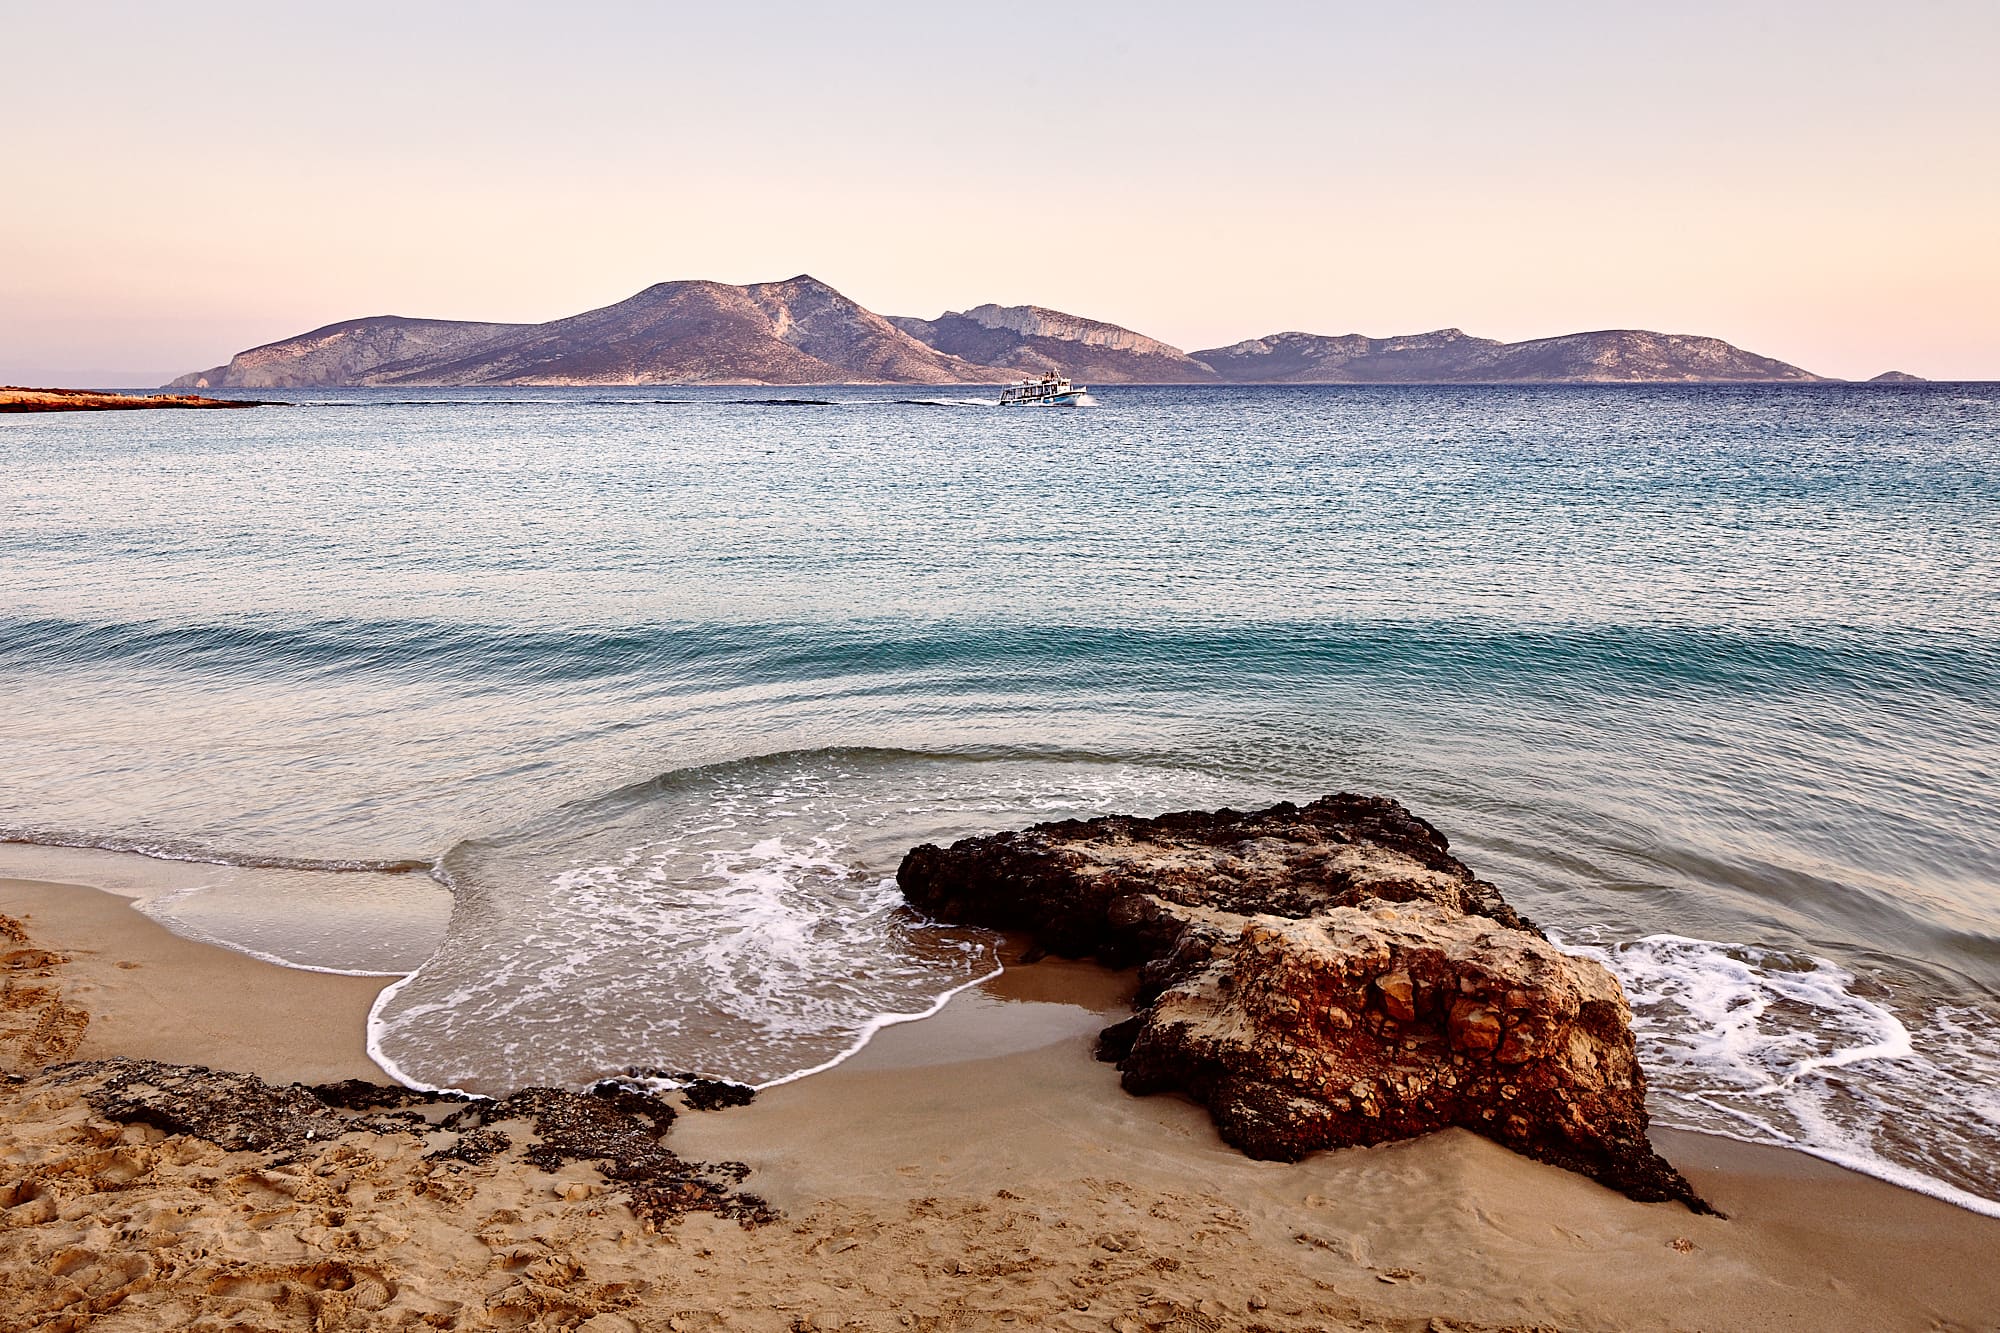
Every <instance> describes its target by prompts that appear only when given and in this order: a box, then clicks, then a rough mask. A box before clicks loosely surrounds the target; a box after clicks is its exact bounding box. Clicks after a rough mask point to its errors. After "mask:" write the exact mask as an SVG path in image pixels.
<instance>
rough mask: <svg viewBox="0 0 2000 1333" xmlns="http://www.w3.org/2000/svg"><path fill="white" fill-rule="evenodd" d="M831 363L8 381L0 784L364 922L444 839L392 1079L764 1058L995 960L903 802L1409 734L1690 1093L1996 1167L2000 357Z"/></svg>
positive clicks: (368, 936)
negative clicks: (1066, 402)
mask: <svg viewBox="0 0 2000 1333" xmlns="http://www.w3.org/2000/svg"><path fill="white" fill-rule="evenodd" d="M815 392H817V391H815ZM795 394H796V391H770V392H768V393H764V392H754V391H753V392H749V393H746V392H745V391H744V390H740V389H733V390H726V391H718V390H683V389H674V390H671V391H662V390H657V389H648V390H599V389H592V390H498V391H475V390H453V391H420V392H411V391H408V390H398V391H394V392H388V391H363V392H351V393H324V394H314V395H310V396H305V395H301V401H300V403H299V404H298V405H295V406H291V407H285V408H272V409H259V410H257V411H252V412H229V413H199V412H187V413H172V412H161V413H112V414H101V415H99V414H79V415H75V416H63V417H48V418H15V419H11V420H0V463H4V467H5V476H6V478H7V487H6V489H5V490H4V492H0V698H4V699H5V700H6V702H7V706H6V707H5V708H0V828H4V830H5V831H6V833H7V834H8V835H9V836H12V837H15V838H21V839H30V840H33V841H37V842H43V843H48V842H58V843H73V844H78V845H84V846H94V847H113V848H120V847H122V848H128V849H140V850H146V851H149V852H151V853H153V854H156V855H162V854H163V855H175V856H184V857H190V858H194V859H196V860H228V861H234V862H239V863H253V864H256V863H268V864H270V865H273V866H277V867H283V868H284V869H283V870H282V873H277V872H274V874H273V878H272V880H271V881H270V883H271V888H270V889H269V893H268V896H269V899H270V908H269V910H268V912H267V913H265V914H264V915H263V917H262V918H261V919H258V910H257V906H256V904H257V899H256V898H255V896H254V895H253V894H252V893H250V891H249V890H247V889H246V888H245V887H244V884H243V883H242V882H241V880H240V879H234V880H231V881H230V884H229V887H228V889H227V910H226V911H224V910H223V909H222V908H221V907H220V906H218V907H216V908H214V909H212V910H210V911H209V912H208V915H207V916H205V917H204V916H203V915H202V910H201V907H200V904H199V901H198V898H195V899H191V898H189V897H188V896H187V894H186V893H177V898H179V899H180V901H179V903H178V905H177V906H175V907H174V908H173V909H172V910H171V911H168V910H166V909H163V915H166V916H168V917H170V918H172V919H176V920H186V921H195V920H206V921H209V922H211V923H223V924H221V925H215V924H212V925H211V927H209V928H210V929H212V930H214V931H216V932H219V933H221V934H223V935H224V936H226V937H230V938H242V939H251V938H252V937H254V939H252V943H253V944H254V947H256V948H257V949H258V950H259V951H260V952H266V953H275V954H279V955H283V956H287V957H291V958H293V959H294V960H295V961H301V962H308V963H318V964H321V965H329V966H360V967H364V968H365V967H367V966H369V965H370V962H369V960H370V959H371V958H373V959H376V960H378V961H379V964H380V966H382V967H383V968H384V969H397V968H401V967H406V966H408V962H407V960H406V959H405V958H404V956H403V954H401V953H398V951H397V949H396V947H395V945H394V942H393V941H384V940H382V939H381V937H382V936H383V935H384V934H385V933H387V932H390V931H392V930H393V929H401V928H407V927H405V926H402V925H400V924H399V923H403V922H405V921H416V920H419V919H423V920H429V919H431V918H430V917H428V916H426V915H425V913H424V912H419V911H416V910H414V909H413V910H412V911H411V912H409V913H403V914H399V913H397V912H395V911H391V910H387V909H386V908H385V907H384V906H383V903H384V896H385V895H390V896H393V895H394V893H395V892H396V891H397V890H396V887H395V886H396V885H397V884H399V883H402V884H407V885H408V886H409V892H410V894H411V895H412V896H413V901H414V900H415V897H416V896H419V895H434V894H435V892H436V889H435V886H434V885H432V884H431V883H430V882H429V880H428V879H426V878H425V876H424V875H423V873H422V872H423V870H424V869H425V868H427V867H430V868H434V869H433V871H432V873H433V874H434V875H435V876H436V877H437V878H438V879H440V880H442V881H443V882H444V883H445V884H447V885H448V886H449V887H450V890H451V893H452V909H451V921H450V925H449V928H448V929H447V930H446V931H445V933H444V937H443V944H442V946H441V947H440V948H439V949H438V951H437V953H436V954H435V956H434V957H432V958H431V959H430V961H429V962H427V963H426V964H425V965H424V966H423V967H422V968H421V969H419V970H418V971H417V972H416V973H415V974H414V975H413V976H412V977H411V978H410V979H409V980H408V981H407V982H405V983H403V984H402V985H400V986H399V987H397V988H396V989H395V990H394V991H392V992H391V993H390V995H389V997H388V999H387V1000H385V1002H384V1003H383V1005H382V1006H381V1007H380V1008H379V1009H378V1012H377V1015H376V1022H375V1033H374V1038H375V1042H376V1048H377V1050H378V1051H379V1052H380V1053H381V1054H382V1056H383V1058H384V1059H385V1060H387V1061H388V1062H390V1063H392V1064H393V1065H395V1066H396V1067H397V1068H398V1069H399V1070H401V1071H402V1073H403V1075H404V1076H405V1077H406V1078H409V1079H411V1080H412V1081H417V1082H429V1083H436V1084H451V1085H460V1086H482V1087H497V1086H503V1085H507V1084H511V1083H518V1082H521V1081H525V1080H528V1079H530V1078H535V1079H556V1080H560V1081H568V1082H578V1081H582V1080H585V1079H588V1078H591V1077H595V1076H598V1075H600V1074H603V1073H607V1072H611V1071H614V1070H619V1069H623V1068H626V1067H628V1066H644V1067H655V1068H662V1069H669V1070H680V1069H696V1070H700V1071H703V1072H707V1073H712V1074H719V1075H723V1076H728V1077H736V1078H742V1079H746V1080H749V1081H755V1082H766V1081H770V1080H773V1079H778V1078H783V1077H788V1076H792V1075H795V1074H798V1073H800V1072H802V1071H804V1070H808V1069H811V1068H814V1067H817V1066H820V1065H823V1064H825V1063H826V1062H828V1061H830V1060H835V1059H838V1058H839V1057H840V1056H841V1055H842V1054H843V1053H845V1052H847V1051H849V1050H851V1049H853V1048H854V1047H855V1045H856V1044H857V1043H859V1042H861V1041H863V1040H865V1039H866V1037H867V1035H868V1033H870V1032H872V1031H873V1030H874V1029H875V1028H876V1027H878V1026H879V1025H880V1024H881V1023H882V1022H884V1021H893V1020H894V1019H897V1018H901V1017H909V1016H914V1015H916V1014H920V1013H923V1012H926V1011H927V1010H929V1009H930V1008H932V1007H934V1006H935V1005H936V1004H937V1003H938V1002H939V1001H940V1000H941V999H942V998H943V997H944V996H946V995H947V994H949V993H950V992H951V991H952V990H953V989H954V988H956V987H958V986H962V985H964V984H966V983H967V982H969V981H971V980H974V979H977V978H978V977H979V976H981V975H984V974H985V973H986V972H987V971H990V969H991V967H992V966H993V953H992V941H991V940H990V939H989V938H988V937H986V936H984V935H983V934H981V933H980V932H976V931H963V930H947V929H941V928H938V927H936V926H933V925H930V924H928V923H925V922H923V921H920V920H918V919H916V918H914V917H912V916H911V915H909V914H908V913H907V912H906V911H905V910H904V909H902V908H901V907H900V905H899V902H898V899H897V896H896V894H895V892H894V888H893V882H892V877H893V874H894V870H895V865H896V862H897V860H898V858H899V857H900V855H901V853H902V852H903V851H904V850H905V849H907V847H909V846H910V845H912V844H913V843H915V842H918V841H924V840H938V839H949V838H952V837H957V836H961V835H963V834H965V833H970V832H975V831H980V830H984V829H992V828H1000V827H1010V826H1016V825H1020V824H1024V823H1029V822H1033V821H1035V820H1038V819H1044V818H1049V817H1053V816H1054V815H1057V814H1071V813H1077V814H1089V813H1101V812H1108V811H1112V810H1131V811H1139V812H1152V811H1158V810H1165V809H1170V808H1175V807H1184V806H1195V805H1200V806H1213V805H1217V804H1222V803H1232V804H1238V805H1242V804H1247V803H1251V802H1257V801H1264V800H1272V799H1279V798H1287V797H1289V798H1305V797H1310V796H1313V795H1317V794H1320V793H1322V792H1326V791H1332V790H1339V789H1360V790H1372V791H1382V792H1387V793H1389V794H1392V795H1395V796H1398V797H1400V798H1402V799H1403V800H1404V801H1405V802H1406V803H1408V804H1409V805H1411V806H1412V807H1413V808H1414V809H1416V810H1417V811H1418V812H1419V813H1421V814H1423V815H1425V816H1426V817H1428V818H1429V819H1431V820H1432V821H1433V822H1434V823H1436V824H1438V825H1439V826H1440V827H1442V828H1444V829H1445V830H1446V831H1447V832H1448V833H1450V834H1451V835H1452V837H1453V839H1454V842H1455V845H1456V847H1457V849H1458V850H1459V851H1460V852H1461V854H1462V855H1464V856H1465V858H1466V859H1467V860H1468V861H1470V862H1471V863H1472V864H1473V866H1474V867H1475V869H1477V870H1479V871H1481V872H1482V873H1484V874H1486V875H1488V876H1489V877H1491V878H1494V879H1495V880H1497V881H1498V882H1499V883H1500V884H1501V886H1502V888H1503V889H1504V890H1505V891H1506V892H1507V893H1508V895H1509V896H1510V897H1512V898H1513V899H1514V900H1515V901H1516V902H1518V903H1519V904H1520V905H1521V906H1522V907H1523V908H1524V909H1525V910H1527V911H1528V912H1529V913H1530V914H1532V915H1534V916H1535V917H1537V918H1538V919H1539V920H1541V921H1543V922H1544V923H1546V924H1547V925H1548V926H1549V927H1550V928H1551V929H1552V930H1553V931H1554V932H1555V933H1557V934H1559V935H1560V936H1561V937H1562V938H1563V939H1564V940H1565V941H1566V942H1567V943H1568V944H1569V945H1570V946H1571V947H1575V948H1579V949H1587V950H1592V951H1595V952H1597V953H1598V955H1599V956H1601V957H1602V958H1604V959H1605V961H1606V962H1607V963H1608V964H1609V965H1610V966H1612V967H1613V968H1614V969H1615V970H1616V971H1618V972H1619V974H1620V976H1621V977H1622V978H1623V979H1624V981H1625V983H1626V986H1627V989H1628V991H1629V992H1630V993H1631V994H1632V996H1633V999H1634V1002H1635V1005H1636V1007H1637V1012H1638V1016H1639V1022H1640V1028H1641V1036H1642V1041H1643V1043H1644V1046H1645V1054H1646V1056H1647V1059H1648V1062H1649V1066H1650V1067H1651V1069H1652V1070H1653V1074H1654V1082H1655V1089H1654V1092H1655V1108H1656V1112H1657V1114H1658V1115H1659V1116H1660V1117H1661V1118H1662V1119H1663V1120H1664V1121H1666V1122H1668V1123H1674V1124H1682V1125H1689V1126H1693V1127H1698V1128H1708V1129H1713V1130H1718V1131H1722V1132H1728V1133H1733V1134H1737V1135H1739V1136H1742V1137H1749V1138H1755V1139H1760V1140H1765V1141H1771V1142H1790V1143H1794V1144H1797V1145H1799V1146H1804V1147H1807V1148H1809V1149H1811V1150H1813V1151H1816V1152H1819V1153H1821V1154H1823V1155H1826V1156H1830V1157H1834V1158H1836V1159H1838V1160H1843V1161H1848V1162H1851V1163H1853V1164H1856V1165H1860V1166H1862V1167H1863V1168H1864V1169H1869V1170H1873V1171H1875V1172H1876V1173H1878V1174H1883V1175H1887V1176H1890V1177H1891V1178H1896V1179H1900V1180H1902V1181H1903V1182H1904V1183H1908V1184H1913V1185H1916V1186H1918V1187H1922V1188H1928V1189H1931V1190H1933V1191H1934V1192H1938V1193H1941V1194H1945V1195H1946V1196H1948V1197H1954V1198H1956V1199H1957V1200H1958V1201H1960V1202H1963V1203H1966V1204H1968V1206H1976V1207H1982V1208H1985V1209H1987V1210H1989V1211H2000V1205H1996V1204H1994V1203H1993V1202H1992V1201H1994V1200H2000V1166H1996V1165H1995V1163H1996V1162H2000V850H1996V844H2000V480H1996V476H2000V391H1996V390H1995V389H1994V388H1993V387H1991V386H1971V387H1968V386H1952V385H1932V386H1921V387H1916V388H1896V389H1885V388H1860V387H1840V386H1828V387H1811V388H1808V387H1789V388H1782V389H1764V388H1689V389H1680V388H1673V389H1651V388H1629V389H1586V388H1569V387H1562V388H1547V389H1479V388H1423V389H1405V388H1321V389H1200V390H1171V389H1139V388H1133V389H1113V390H1108V391H1104V392H1102V393H1100V395H1099V400H1100V401H1099V405H1098V406H1097V407H1095V408H1091V409H1085V410H1079V411H1070V412H1051V411H1041V412H1011V411H1002V410H999V409H996V408H992V407H990V406H988V405H986V404H983V403H981V402H979V401H977V400H976V399H954V398H952V397H949V396H946V397H941V398H938V399H936V400H930V401H922V400H915V399H912V398H911V396H910V394H909V392H908V391H907V390H897V391H889V390H838V391H834V392H831V393H821V394H820V395H819V399H818V400H817V401H810V402H802V401H799V400H798V399H797V398H796V397H795ZM413 868H414V871H415V873H409V872H411V871H412V869H413ZM315 869H318V870H322V871H323V872H324V879H325V881H326V883H327V884H330V885H333V886H334V887H331V888H328V887H324V886H322V887H320V888H316V889H314V890H313V891H312V894H311V904H312V905H311V911H310V912H300V911H297V910H294V907H295V905H296V904H297V903H300V902H302V901H304V898H302V897H301V896H300V894H299V892H296V891H295V889H294V888H293V887H287V886H288V885H291V884H293V880H295V879H296V878H297V877H299V876H306V877H308V878H310V875H309V873H308V872H311V871H313V870H315ZM336 869H341V870H343V871H344V872H345V873H346V874H348V875H349V876H350V877H351V878H350V879H343V878H342V877H341V876H340V875H335V874H334V873H333V871H334V870H336ZM286 876H291V877H293V880H288V879H286V878H285V877H286ZM346 882H351V883H353V884H354V885H356V886H357V888H356V891H355V892H354V894H353V904H354V905H353V909H352V910H353V914H354V916H355V918H356V921H357V924H356V927H355V936H354V940H353V941H350V942H348V943H347V944H346V945H344V946H341V945H335V944H329V943H328V941H327V939H326V933H327V922H328V921H329V920H330V919H335V920H337V917H330V916H329V911H330V910H332V909H330V908H329V904H337V903H338V902H339V901H340V892H341V891H340V889H339V888H338V885H339V884H341V883H346ZM363 884H365V885H366V891H365V892H363V891H361V890H360V888H359V886H361V885H363ZM217 901H218V903H220V902H221V899H220V898H218V900H217ZM288 905H293V906H288ZM427 910H428V909H426V911H427ZM176 913H178V914H179V915H178V916H176ZM433 915H434V914H433ZM308 916H309V917H310V919H311V921H312V922H313V933H311V934H307V933H305V932H303V931H300V932H295V937H294V938H292V939H291V940H290V941H289V943H288V942H287V939H286V930H287V923H288V922H289V921H292V920H294V919H297V920H304V919H305V918H306V917H308ZM429 943H430V941H429V938H428V937H425V938H424V940H423V947H424V948H428V947H429ZM410 947H415V946H414V945H412V946H410ZM405 952H407V950H405Z"/></svg>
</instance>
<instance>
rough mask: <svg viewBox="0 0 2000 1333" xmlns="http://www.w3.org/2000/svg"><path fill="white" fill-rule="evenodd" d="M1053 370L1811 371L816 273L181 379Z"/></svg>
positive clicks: (1611, 342) (811, 376)
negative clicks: (971, 293) (887, 294)
mask: <svg viewBox="0 0 2000 1333" xmlns="http://www.w3.org/2000/svg"><path fill="white" fill-rule="evenodd" d="M1045 371H1057V372H1059V373H1062V374H1065V375H1068V376H1070V377H1072V378H1074V379H1077V380H1080V381H1082V382H1084V383H1097V384H1434V383H1457V384H1482V383H1490V384H1537V383H1590V384H1650V383H1669V384H1689V383H1814V382H1820V381H1821V379H1822V377H1821V376H1818V375H1814V374H1812V373H1811V372H1809V371H1806V370H1802V369H1800V368H1799V367H1798V366H1794V365H1791V364H1788V363H1786V362H1783V361H1779V360H1776V359H1774V358H1771V357H1766V356H1760V355H1758V354H1756V353H1753V352H1747V351H1745V350H1744V349H1742V348H1740V347H1736V346H1734V345H1732V344H1730V343H1727V342H1724V341H1723V340H1721V339H1719V338H1712V337H1707V336H1703V335H1697V334H1669V333H1655V332H1652V331H1650V330H1645V329H1600V330H1595V331H1592V332H1587V333H1571V334H1561V335H1557V336H1555V337H1551V338H1537V339H1528V340H1525V341H1522V342H1514V343H1503V342H1499V341H1497V340H1495V339H1491V338H1478V337H1474V336H1473V335H1471V334H1468V333H1466V332H1464V331H1463V330H1460V329H1438V330H1434V331H1432V332H1429V333H1414V334H1402V335H1397V336H1394V337H1388V338H1371V337H1367V336H1365V335H1362V334H1354V333H1350V334H1315V333H1303V332H1298V331H1291V332H1285V333H1274V334H1267V335H1266V336H1264V337H1262V338H1249V339H1245V340H1243V341H1241V342H1237V343H1231V344H1229V345H1227V346H1223V347H1212V348H1208V349H1205V350H1202V351H1196V352H1193V353H1189V352H1185V351H1182V350H1181V349H1180V348H1178V347H1174V346H1172V345H1171V344H1169V343H1165V342H1162V341H1161V340H1159V339H1157V338H1151V337H1148V336H1147V335H1145V334H1142V333H1138V332H1136V331H1134V330H1132V329H1129V328H1126V327H1124V326H1122V325H1118V324H1111V323H1108V322H1106V321H1103V320H1094V319H1088V318H1085V317H1083V316H1080V315H1072V314H1067V313H1065V312H1063V311H1060V310H1053V309H1050V308H1048V307H1046V306H1036V305H1024V306H1002V305H995V304H990V303H989V304H986V305H979V306H973V307H970V308H969V309H966V310H962V311H953V310H947V311H945V312H944V313H943V314H941V315H939V316H938V317H937V318H936V319H932V320H926V319H917V318H913V317H909V316H883V315H879V314H876V313H875V312H874V311H872V310H869V309H867V308H865V307H863V306H862V305H860V304H859V303H858V302H856V301H854V300H852V299H851V298H849V297H847V296H844V295H842V294H841V293H840V292H838V291H836V290H834V288H832V287H830V286H828V285H827V284H826V283H824V282H821V281H820V280H819V279H817V278H814V277H812V276H811V275H809V274H800V275H799V276H797V277H794V278H787V279H785V280H783V281H780V282H764V283H751V284H746V285H742V286H737V285H733V284H729V283H723V282H715V281H710V280H707V279H700V278H693V279H678V280H675V281H670V282H661V283H655V284H653V285H652V286H650V287H647V288H645V289H644V290H642V291H639V292H637V293H634V294H633V295H632V296H629V297H627V298H626V299H624V300H623V301H617V302H613V303H612V304H610V305H607V306H600V307H598V308H597V309H594V310H586V311H583V312H582V313H580V314H576V315H569V316H565V317H563V318H561V319H553V320H548V321H545V322H543V323H539V324H505V323H487V322H483V321H474V320H435V319H422V318H412V317H408V316H402V315H376V316H369V317H366V318H362V319H351V320H342V321H338V322H336V323H333V324H326V325H322V326H321V327H319V328H317V329H312V330H309V331H308V332H306V333H301V334H297V335H295V336H293V337H291V338H282V339H279V340H277V341H276V342H270V343H265V344H262V345H260V346H257V347H252V348H249V349H247V350H245V351H242V352H238V353H237V354H236V355H235V356H234V357H232V358H231V359H230V360H229V362H228V363H226V364H225V365H221V366H217V367H214V368H212V369H210V370H205V371H193V372H190V373H189V374H186V375H182V376H180V377H178V378H177V379H175V380H173V381H171V382H170V383H169V384H168V385H167V386H166V387H167V388H170V389H211V388H242V389H289V388H310V387H319V388H337V387H369V386H377V385H401V386H410V387H418V386H426V387H441V386H470V385H636V384H746V385H813V384H820V385H825V384H913V385H916V384H990V383H996V382H1001V381H1005V380H1009V379H1014V378H1017V377H1019V376H1020V375H1023V374H1027V375H1039V374H1042V373H1044V372H1045Z"/></svg>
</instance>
